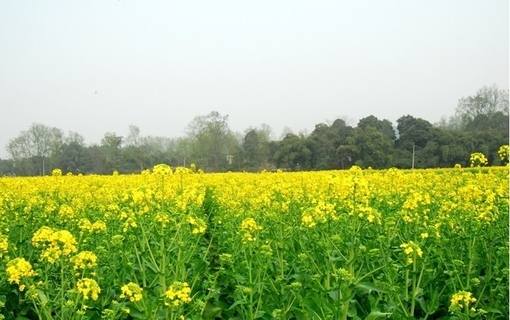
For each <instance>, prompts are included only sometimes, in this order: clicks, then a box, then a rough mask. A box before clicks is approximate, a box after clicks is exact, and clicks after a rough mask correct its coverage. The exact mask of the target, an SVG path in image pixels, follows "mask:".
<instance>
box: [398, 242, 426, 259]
mask: <svg viewBox="0 0 510 320" xmlns="http://www.w3.org/2000/svg"><path fill="white" fill-rule="evenodd" d="M400 247H401V248H402V249H404V253H405V254H406V255H408V257H407V263H408V264H411V263H413V262H414V259H413V257H409V256H410V255H411V254H413V256H414V257H416V256H418V257H420V258H421V257H422V256H423V251H422V250H421V248H420V247H419V246H418V245H417V244H416V243H414V242H413V241H409V242H408V243H402V244H401V245H400Z"/></svg>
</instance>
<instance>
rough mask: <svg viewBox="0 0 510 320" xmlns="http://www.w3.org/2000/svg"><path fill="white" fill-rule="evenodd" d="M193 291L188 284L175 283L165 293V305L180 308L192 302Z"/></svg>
mask: <svg viewBox="0 0 510 320" xmlns="http://www.w3.org/2000/svg"><path fill="white" fill-rule="evenodd" d="M190 294H191V289H190V287H189V285H188V283H186V282H179V281H175V282H174V283H172V285H171V286H170V287H169V288H168V290H167V291H166V292H165V305H166V306H173V307H179V306H181V305H183V304H185V303H190V302H191V297H190Z"/></svg>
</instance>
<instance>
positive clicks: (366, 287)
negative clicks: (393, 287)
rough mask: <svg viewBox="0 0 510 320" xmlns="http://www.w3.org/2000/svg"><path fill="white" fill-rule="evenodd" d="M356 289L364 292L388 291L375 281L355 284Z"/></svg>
mask: <svg viewBox="0 0 510 320" xmlns="http://www.w3.org/2000/svg"><path fill="white" fill-rule="evenodd" d="M354 288H356V290H358V291H361V292H362V293H370V292H372V291H375V292H379V293H387V291H386V290H384V289H383V288H381V287H378V286H376V285H375V284H373V283H370V282H361V283H358V284H356V285H355V286H354Z"/></svg>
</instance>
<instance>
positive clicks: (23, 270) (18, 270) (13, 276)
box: [5, 258, 37, 291]
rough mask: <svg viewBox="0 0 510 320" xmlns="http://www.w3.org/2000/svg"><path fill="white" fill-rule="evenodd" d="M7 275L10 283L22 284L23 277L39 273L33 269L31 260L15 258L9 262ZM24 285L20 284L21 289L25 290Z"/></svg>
mask: <svg viewBox="0 0 510 320" xmlns="http://www.w3.org/2000/svg"><path fill="white" fill-rule="evenodd" d="M5 271H6V272H7V276H8V277H9V279H8V280H9V282H10V283H16V284H18V285H19V284H20V281H21V279H22V278H27V277H33V276H36V275H37V273H36V272H34V270H32V265H31V264H30V262H28V261H26V260H25V259H24V258H15V259H13V260H11V261H9V262H7V269H6V270H5ZM22 288H24V286H23V287H22V286H20V290H21V291H23V289H22Z"/></svg>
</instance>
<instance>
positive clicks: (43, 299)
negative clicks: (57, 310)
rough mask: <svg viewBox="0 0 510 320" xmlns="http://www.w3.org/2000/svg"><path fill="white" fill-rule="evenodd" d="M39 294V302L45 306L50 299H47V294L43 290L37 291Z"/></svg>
mask: <svg viewBox="0 0 510 320" xmlns="http://www.w3.org/2000/svg"><path fill="white" fill-rule="evenodd" d="M37 294H38V295H39V300H41V305H42V306H45V305H46V303H48V297H46V294H45V293H44V291H43V290H41V289H37Z"/></svg>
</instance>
